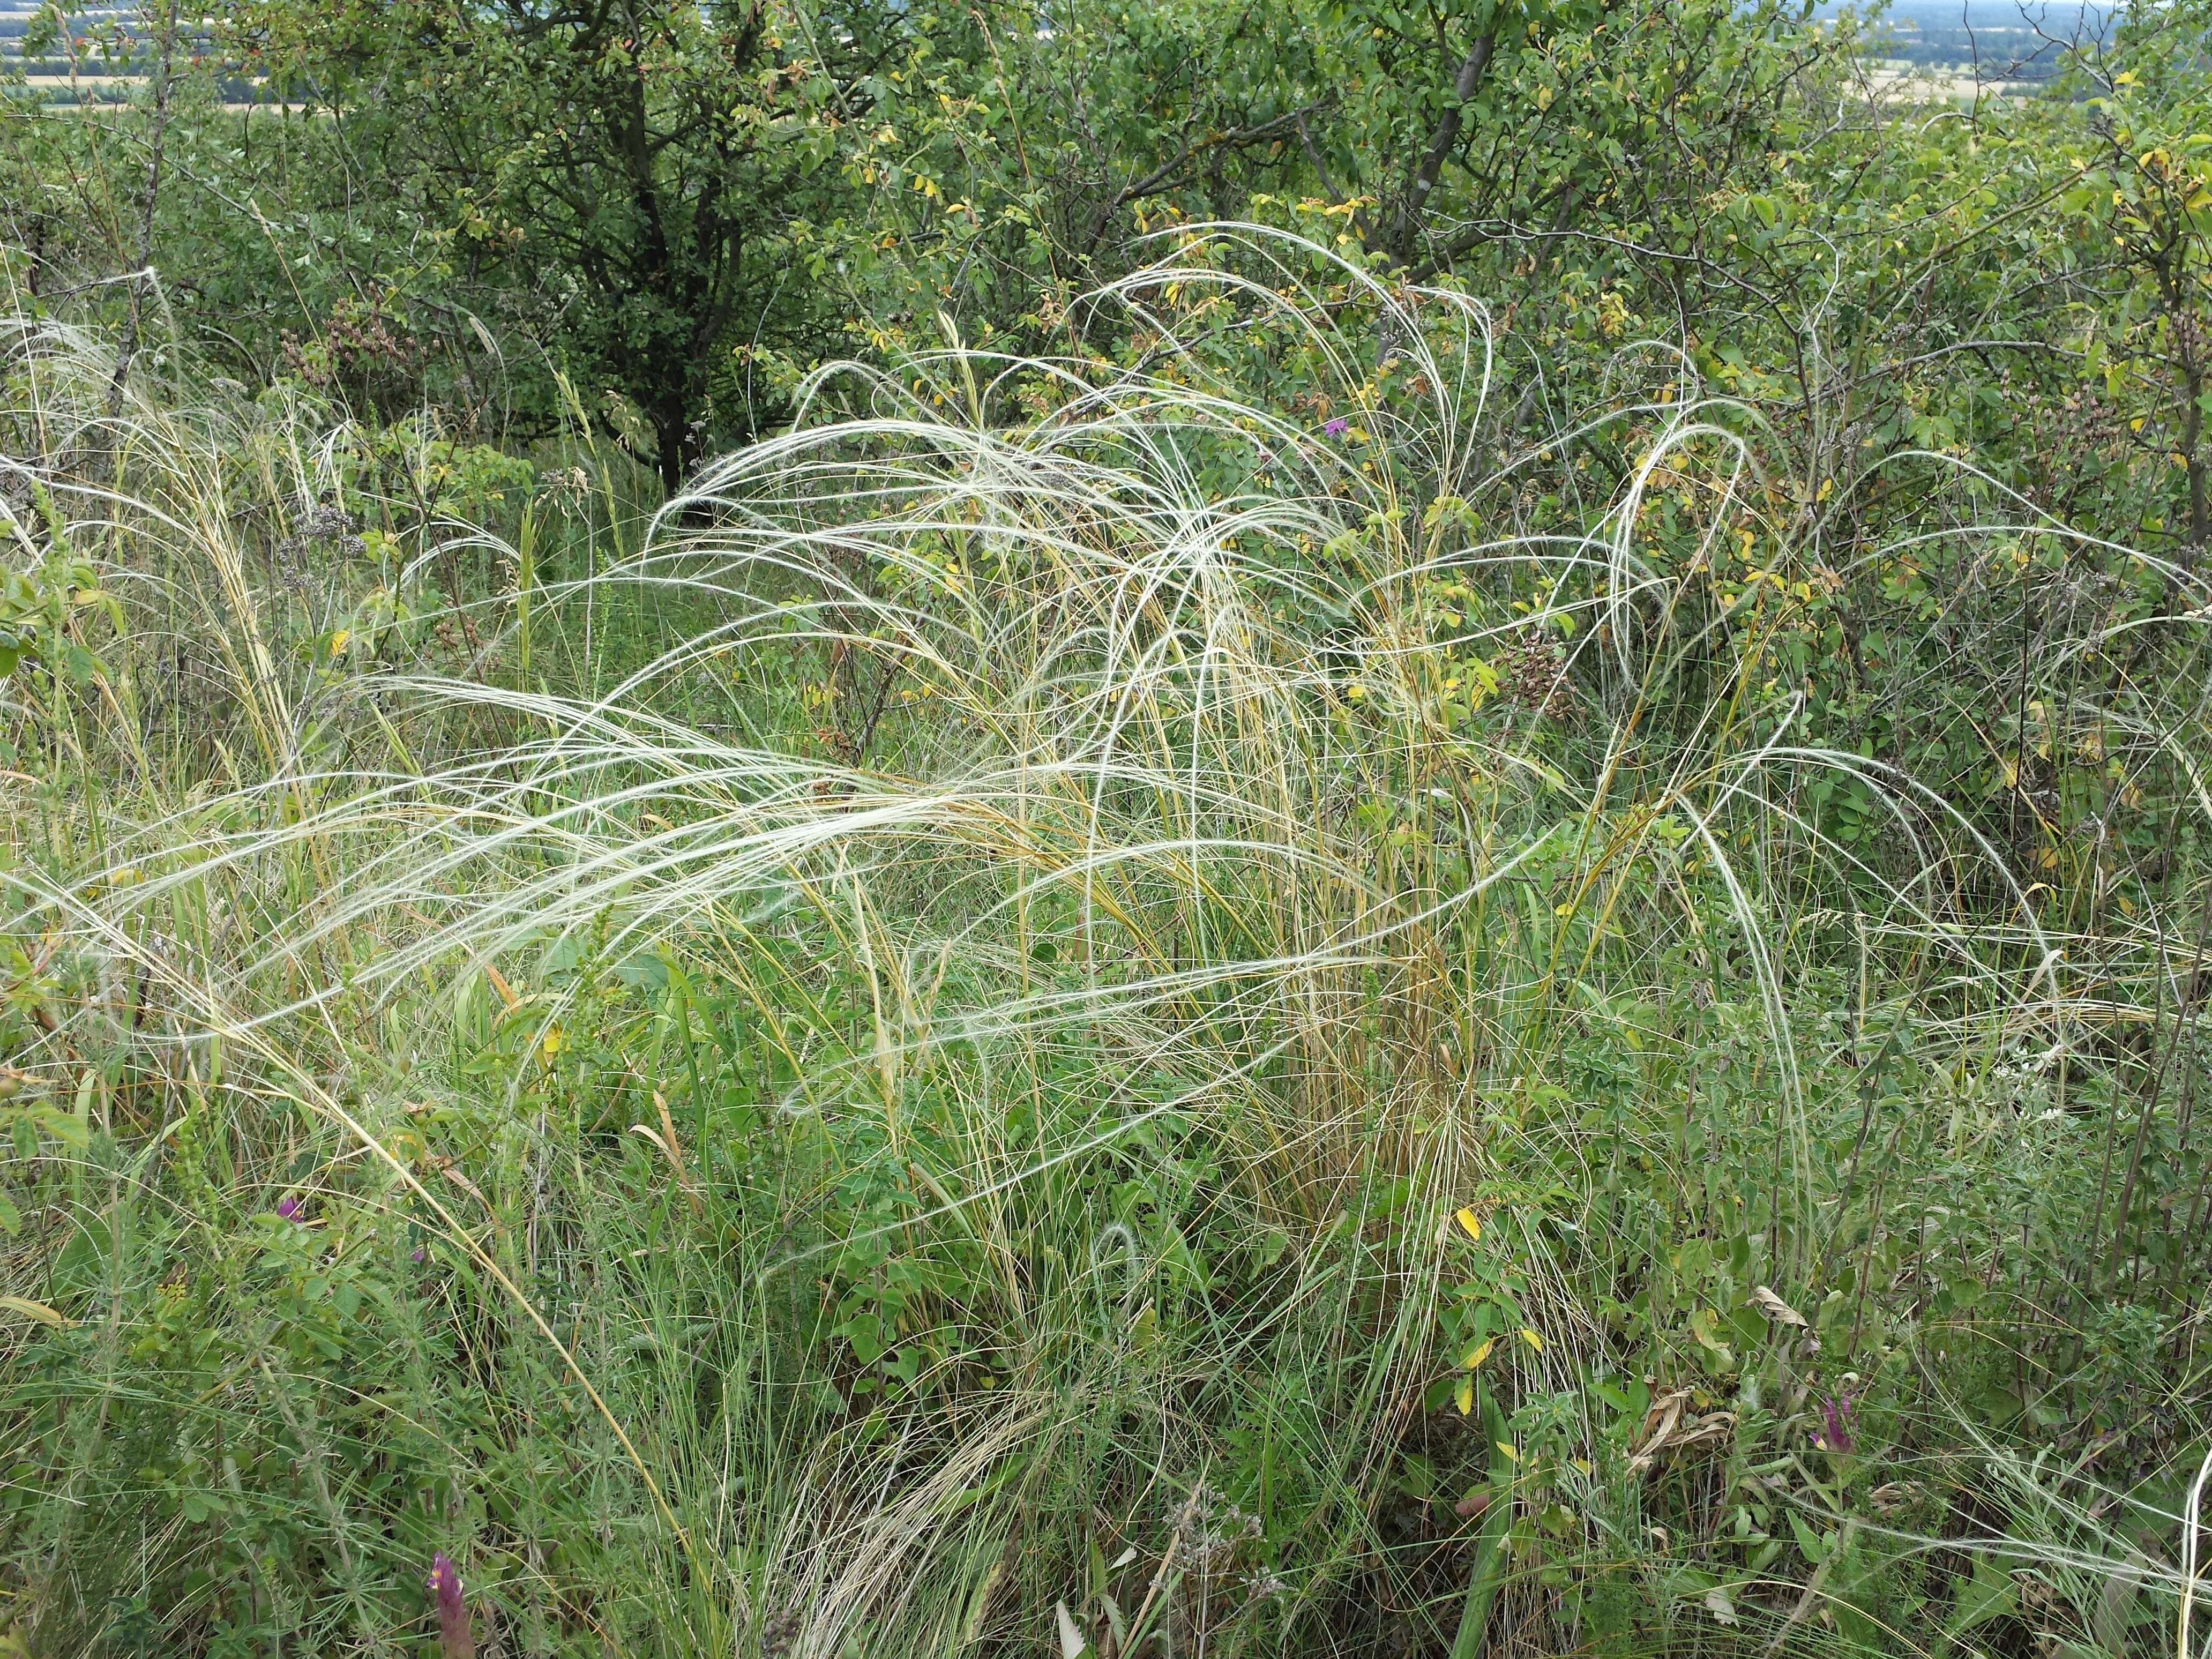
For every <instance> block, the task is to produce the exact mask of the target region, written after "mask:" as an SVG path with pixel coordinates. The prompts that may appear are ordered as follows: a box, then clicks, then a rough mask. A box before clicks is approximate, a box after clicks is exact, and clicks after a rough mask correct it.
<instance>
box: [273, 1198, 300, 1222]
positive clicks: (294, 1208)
mask: <svg viewBox="0 0 2212 1659" xmlns="http://www.w3.org/2000/svg"><path fill="white" fill-rule="evenodd" d="M300 1212H301V1205H300V1200H298V1199H296V1198H293V1197H290V1196H289V1195H288V1196H286V1197H283V1198H280V1199H278V1200H276V1213H277V1214H278V1215H280V1216H283V1218H284V1219H285V1220H287V1221H297V1220H299V1219H301V1213H300Z"/></svg>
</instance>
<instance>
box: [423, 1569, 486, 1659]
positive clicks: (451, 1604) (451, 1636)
mask: <svg viewBox="0 0 2212 1659" xmlns="http://www.w3.org/2000/svg"><path fill="white" fill-rule="evenodd" d="M429 1589H430V1594H431V1595H435V1597H437V1599H438V1643H439V1645H440V1646H441V1648H442V1649H443V1650H445V1655H446V1659H476V1651H477V1643H476V1638H475V1637H474V1636H472V1635H471V1634H470V1632H469V1604H468V1603H467V1602H466V1601H464V1600H462V1599H461V1573H460V1569H459V1568H458V1567H456V1566H455V1565H453V1557H451V1556H450V1555H447V1553H445V1551H443V1550H440V1551H439V1552H438V1553H437V1554H436V1555H435V1556H433V1557H432V1558H431V1559H430V1585H429Z"/></svg>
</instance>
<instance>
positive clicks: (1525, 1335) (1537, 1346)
mask: <svg viewBox="0 0 2212 1659" xmlns="http://www.w3.org/2000/svg"><path fill="white" fill-rule="evenodd" d="M1521 1340H1522V1341H1523V1342H1526V1343H1527V1344H1528V1346H1530V1347H1532V1348H1534V1350H1535V1351H1536V1352H1538V1353H1541V1352H1544V1339H1543V1338H1542V1337H1541V1336H1539V1335H1537V1334H1536V1333H1535V1332H1534V1331H1532V1330H1530V1329H1529V1328H1528V1327H1527V1326H1526V1325H1523V1326H1522V1328H1521Z"/></svg>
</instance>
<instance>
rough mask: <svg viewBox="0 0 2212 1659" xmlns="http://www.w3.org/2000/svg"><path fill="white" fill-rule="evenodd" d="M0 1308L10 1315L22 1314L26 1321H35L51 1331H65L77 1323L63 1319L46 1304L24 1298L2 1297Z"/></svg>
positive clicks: (0, 1297) (0, 1298)
mask: <svg viewBox="0 0 2212 1659" xmlns="http://www.w3.org/2000/svg"><path fill="white" fill-rule="evenodd" d="M0 1308H4V1309H6V1310H8V1311H9V1313H18V1314H21V1315H22V1316H23V1317H24V1318H26V1319H29V1320H35V1321H36V1322H38V1323H40V1324H41V1325H44V1326H46V1328H49V1329H51V1330H57V1331H64V1330H67V1329H68V1328H70V1326H71V1325H72V1324H74V1323H75V1321H74V1320H69V1319H64V1318H63V1317H62V1316H61V1315H59V1314H58V1313H56V1312H55V1311H54V1310H52V1308H49V1307H48V1306H47V1305H46V1304H45V1303H43V1302H33V1301H32V1300H31V1299H30V1298H29V1297H24V1296H0Z"/></svg>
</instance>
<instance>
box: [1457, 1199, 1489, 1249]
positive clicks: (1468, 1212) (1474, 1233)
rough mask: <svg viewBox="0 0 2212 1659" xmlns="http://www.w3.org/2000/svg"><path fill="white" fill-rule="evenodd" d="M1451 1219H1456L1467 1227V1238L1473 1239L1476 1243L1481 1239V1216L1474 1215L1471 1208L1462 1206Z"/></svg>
mask: <svg viewBox="0 0 2212 1659" xmlns="http://www.w3.org/2000/svg"><path fill="white" fill-rule="evenodd" d="M1453 1219H1455V1221H1457V1222H1458V1223H1459V1225H1461V1226H1462V1227H1464V1228H1466V1229H1467V1236H1468V1237H1469V1238H1472V1239H1474V1240H1476V1241H1477V1242H1478V1243H1479V1242H1480V1240H1481V1237H1482V1218H1481V1217H1480V1216H1478V1215H1476V1214H1475V1212H1474V1210H1473V1209H1471V1208H1468V1207H1464V1206H1463V1207H1462V1208H1461V1209H1460V1211H1459V1212H1458V1213H1457V1214H1456V1215H1455V1216H1454V1218H1453Z"/></svg>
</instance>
